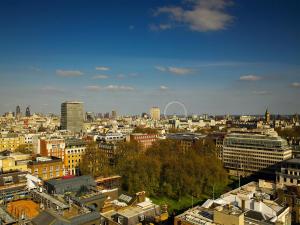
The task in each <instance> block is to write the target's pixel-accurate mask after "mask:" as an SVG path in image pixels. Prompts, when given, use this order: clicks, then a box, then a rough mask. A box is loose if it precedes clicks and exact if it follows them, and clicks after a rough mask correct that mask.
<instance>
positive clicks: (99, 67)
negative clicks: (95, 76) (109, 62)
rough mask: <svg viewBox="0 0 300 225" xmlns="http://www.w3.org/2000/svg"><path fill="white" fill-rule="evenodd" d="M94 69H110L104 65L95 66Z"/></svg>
mask: <svg viewBox="0 0 300 225" xmlns="http://www.w3.org/2000/svg"><path fill="white" fill-rule="evenodd" d="M95 70H101V71H107V70H110V68H109V67H106V66H97V67H96V68H95Z"/></svg>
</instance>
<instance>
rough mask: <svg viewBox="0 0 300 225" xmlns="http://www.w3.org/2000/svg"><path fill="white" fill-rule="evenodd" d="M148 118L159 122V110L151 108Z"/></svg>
mask: <svg viewBox="0 0 300 225" xmlns="http://www.w3.org/2000/svg"><path fill="white" fill-rule="evenodd" d="M150 117H151V119H153V120H160V109H159V108H158V107H152V108H151V109H150Z"/></svg>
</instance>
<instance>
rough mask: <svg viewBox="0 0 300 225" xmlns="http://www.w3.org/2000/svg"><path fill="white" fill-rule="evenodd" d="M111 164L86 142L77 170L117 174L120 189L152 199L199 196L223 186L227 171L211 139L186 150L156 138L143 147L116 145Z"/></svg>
mask: <svg viewBox="0 0 300 225" xmlns="http://www.w3.org/2000/svg"><path fill="white" fill-rule="evenodd" d="M117 149H118V150H117V153H116V155H115V160H114V165H111V164H109V163H108V159H107V158H106V155H105V154H103V153H101V151H99V149H98V146H97V144H96V143H93V142H92V143H89V144H88V147H87V150H86V155H85V157H84V159H83V161H82V162H83V163H82V166H81V171H82V173H83V174H92V175H93V176H107V175H112V174H119V175H121V176H122V189H123V191H126V192H127V193H129V194H134V193H136V192H138V191H141V190H145V191H146V193H147V194H148V195H149V196H151V197H153V198H155V199H162V198H166V199H173V200H172V201H181V200H183V199H190V198H191V196H193V197H194V198H195V199H200V198H201V197H203V196H211V195H212V192H213V191H214V192H215V193H216V194H217V193H218V192H221V191H222V190H223V189H224V187H226V185H227V182H228V181H227V174H226V171H225V170H224V169H223V167H222V164H221V162H220V161H219V159H218V158H217V156H216V150H215V146H214V143H213V142H212V141H211V140H205V141H199V142H196V143H195V144H193V145H192V147H190V148H189V149H186V148H182V145H181V143H180V142H177V141H173V140H159V141H157V142H155V143H154V144H153V145H152V147H150V148H149V149H147V150H143V149H142V148H141V146H140V145H139V144H138V143H137V142H122V143H120V144H119V145H118V148H117Z"/></svg>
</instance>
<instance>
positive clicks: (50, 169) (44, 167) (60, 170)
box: [28, 156, 64, 180]
mask: <svg viewBox="0 0 300 225" xmlns="http://www.w3.org/2000/svg"><path fill="white" fill-rule="evenodd" d="M28 169H29V172H30V173H31V174H32V175H34V176H36V177H40V178H42V179H43V180H48V179H53V178H58V177H62V176H63V175H64V164H63V161H62V160H61V159H60V158H57V157H53V156H52V157H37V158H36V159H35V160H33V161H31V162H29V164H28Z"/></svg>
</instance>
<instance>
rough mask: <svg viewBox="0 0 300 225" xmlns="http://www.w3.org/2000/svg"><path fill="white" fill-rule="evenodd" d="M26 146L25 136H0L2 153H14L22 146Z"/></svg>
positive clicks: (10, 134) (9, 134)
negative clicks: (7, 151) (6, 151)
mask: <svg viewBox="0 0 300 225" xmlns="http://www.w3.org/2000/svg"><path fill="white" fill-rule="evenodd" d="M24 144H25V138H24V136H23V135H18V134H13V133H8V134H0V152H2V151H5V150H10V151H14V150H16V149H17V148H18V147H19V146H20V145H24Z"/></svg>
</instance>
